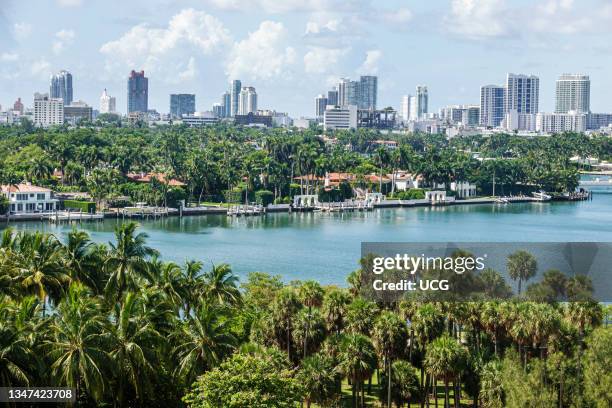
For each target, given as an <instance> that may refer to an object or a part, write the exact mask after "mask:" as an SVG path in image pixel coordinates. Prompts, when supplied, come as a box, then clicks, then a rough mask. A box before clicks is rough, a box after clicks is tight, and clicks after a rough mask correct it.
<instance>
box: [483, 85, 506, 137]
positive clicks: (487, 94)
mask: <svg viewBox="0 0 612 408" xmlns="http://www.w3.org/2000/svg"><path fill="white" fill-rule="evenodd" d="M504 94H505V90H504V87H503V86H499V85H485V86H481V87H480V125H481V126H486V127H498V126H500V125H501V122H502V120H504Z"/></svg>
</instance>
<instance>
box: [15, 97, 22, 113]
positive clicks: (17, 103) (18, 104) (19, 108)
mask: <svg viewBox="0 0 612 408" xmlns="http://www.w3.org/2000/svg"><path fill="white" fill-rule="evenodd" d="M13 110H14V111H16V112H19V114H20V115H23V103H22V102H21V98H17V100H16V101H15V103H14V104H13Z"/></svg>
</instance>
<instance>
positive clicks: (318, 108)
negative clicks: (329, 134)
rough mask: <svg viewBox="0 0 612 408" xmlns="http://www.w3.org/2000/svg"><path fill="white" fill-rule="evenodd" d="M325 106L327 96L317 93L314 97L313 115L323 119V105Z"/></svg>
mask: <svg viewBox="0 0 612 408" xmlns="http://www.w3.org/2000/svg"><path fill="white" fill-rule="evenodd" d="M326 106H327V98H326V97H325V95H319V96H317V97H316V98H315V116H316V118H317V119H318V120H322V119H323V115H324V114H325V107H326Z"/></svg>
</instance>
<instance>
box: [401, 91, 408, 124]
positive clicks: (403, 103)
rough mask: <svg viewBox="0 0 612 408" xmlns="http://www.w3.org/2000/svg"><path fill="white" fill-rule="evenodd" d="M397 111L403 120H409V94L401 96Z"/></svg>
mask: <svg viewBox="0 0 612 408" xmlns="http://www.w3.org/2000/svg"><path fill="white" fill-rule="evenodd" d="M399 113H400V117H401V118H402V120H403V121H406V122H407V121H409V120H410V95H404V96H402V101H401V102H400V112H399Z"/></svg>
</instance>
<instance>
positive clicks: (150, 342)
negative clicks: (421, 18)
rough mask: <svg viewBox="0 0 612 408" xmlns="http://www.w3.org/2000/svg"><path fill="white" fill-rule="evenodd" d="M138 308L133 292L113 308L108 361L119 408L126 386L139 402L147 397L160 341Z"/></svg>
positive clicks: (139, 307)
mask: <svg viewBox="0 0 612 408" xmlns="http://www.w3.org/2000/svg"><path fill="white" fill-rule="evenodd" d="M141 306H142V305H141V304H140V301H139V299H138V297H137V295H136V294H135V293H134V292H129V293H127V294H126V296H125V302H123V304H122V305H121V306H119V305H118V304H117V305H115V309H116V310H115V316H114V319H113V320H114V321H115V326H114V328H113V331H112V333H113V339H112V348H111V351H110V357H111V358H112V360H113V362H114V364H115V366H116V367H117V373H116V378H117V381H118V387H117V389H116V397H117V401H118V403H119V406H122V407H123V406H125V405H126V392H127V386H128V385H129V386H131V387H132V388H133V390H134V393H135V395H136V399H137V400H139V401H142V400H143V399H144V397H145V396H147V395H149V392H150V391H151V388H150V378H151V377H152V374H153V372H154V366H155V361H156V352H155V350H156V349H155V347H156V346H157V345H158V344H160V343H161V342H162V341H163V337H162V336H161V335H160V333H159V332H158V331H157V330H156V329H155V327H154V325H153V323H152V322H150V321H148V320H147V319H146V317H145V316H143V315H142V307H141Z"/></svg>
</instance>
